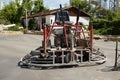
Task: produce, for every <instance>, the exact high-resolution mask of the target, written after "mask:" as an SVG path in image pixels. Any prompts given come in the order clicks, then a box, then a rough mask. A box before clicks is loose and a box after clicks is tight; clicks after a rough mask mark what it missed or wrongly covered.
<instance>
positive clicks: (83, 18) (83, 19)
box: [70, 16, 89, 25]
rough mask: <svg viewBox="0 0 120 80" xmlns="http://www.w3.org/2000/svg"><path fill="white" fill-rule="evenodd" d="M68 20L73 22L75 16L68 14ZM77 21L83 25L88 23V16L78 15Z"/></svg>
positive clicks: (74, 21)
mask: <svg viewBox="0 0 120 80" xmlns="http://www.w3.org/2000/svg"><path fill="white" fill-rule="evenodd" d="M70 21H72V22H73V23H74V24H75V23H76V16H70ZM79 22H81V23H83V24H84V25H89V17H80V18H79Z"/></svg>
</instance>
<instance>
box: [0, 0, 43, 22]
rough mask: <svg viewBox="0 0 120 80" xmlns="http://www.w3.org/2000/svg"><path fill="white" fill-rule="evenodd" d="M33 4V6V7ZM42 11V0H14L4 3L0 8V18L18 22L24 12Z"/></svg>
mask: <svg viewBox="0 0 120 80" xmlns="http://www.w3.org/2000/svg"><path fill="white" fill-rule="evenodd" d="M33 5H34V7H33ZM33 10H34V11H43V10H45V7H44V5H43V0H35V2H34V3H33V0H15V1H14V2H13V1H12V2H10V3H9V4H8V5H5V6H4V7H3V9H2V10H0V19H5V20H7V21H10V23H16V24H19V23H20V22H21V19H22V17H23V16H24V15H25V14H26V11H27V14H28V15H30V13H31V12H32V11H33Z"/></svg>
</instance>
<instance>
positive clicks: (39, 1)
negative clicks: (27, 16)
mask: <svg viewBox="0 0 120 80" xmlns="http://www.w3.org/2000/svg"><path fill="white" fill-rule="evenodd" d="M45 9H46V8H45V7H44V5H43V0H36V1H34V8H33V12H41V11H43V10H45Z"/></svg>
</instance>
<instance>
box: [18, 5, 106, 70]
mask: <svg viewBox="0 0 120 80" xmlns="http://www.w3.org/2000/svg"><path fill="white" fill-rule="evenodd" d="M79 8H80V7H79ZM79 8H78V15H77V20H76V23H75V24H73V23H71V22H70V20H69V15H68V12H67V11H65V10H62V6H61V5H60V11H58V12H56V15H55V22H54V23H53V24H52V25H44V29H43V33H44V34H43V42H42V43H43V44H42V46H40V47H39V48H37V49H36V50H33V51H31V52H30V53H29V54H27V55H26V56H24V57H23V58H22V59H21V61H20V62H19V63H18V65H19V66H21V67H24V66H25V67H26V66H27V67H31V66H34V67H41V68H42V67H60V66H85V65H91V64H97V63H104V62H105V61H106V56H104V54H102V53H101V52H100V51H99V50H96V49H93V27H92V26H89V29H88V35H89V36H87V37H86V33H85V31H84V27H83V25H82V24H81V23H80V22H79V15H80V9H79ZM51 36H52V38H51ZM52 41H53V43H54V45H51V42H52Z"/></svg>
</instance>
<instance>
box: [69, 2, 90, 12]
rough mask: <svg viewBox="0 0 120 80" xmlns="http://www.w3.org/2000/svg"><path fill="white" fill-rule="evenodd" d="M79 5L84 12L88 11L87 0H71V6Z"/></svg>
mask: <svg viewBox="0 0 120 80" xmlns="http://www.w3.org/2000/svg"><path fill="white" fill-rule="evenodd" d="M79 5H80V9H81V10H83V11H85V12H88V13H89V12H90V9H91V5H90V3H89V2H88V1H83V0H72V3H71V6H73V7H78V6H79Z"/></svg>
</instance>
